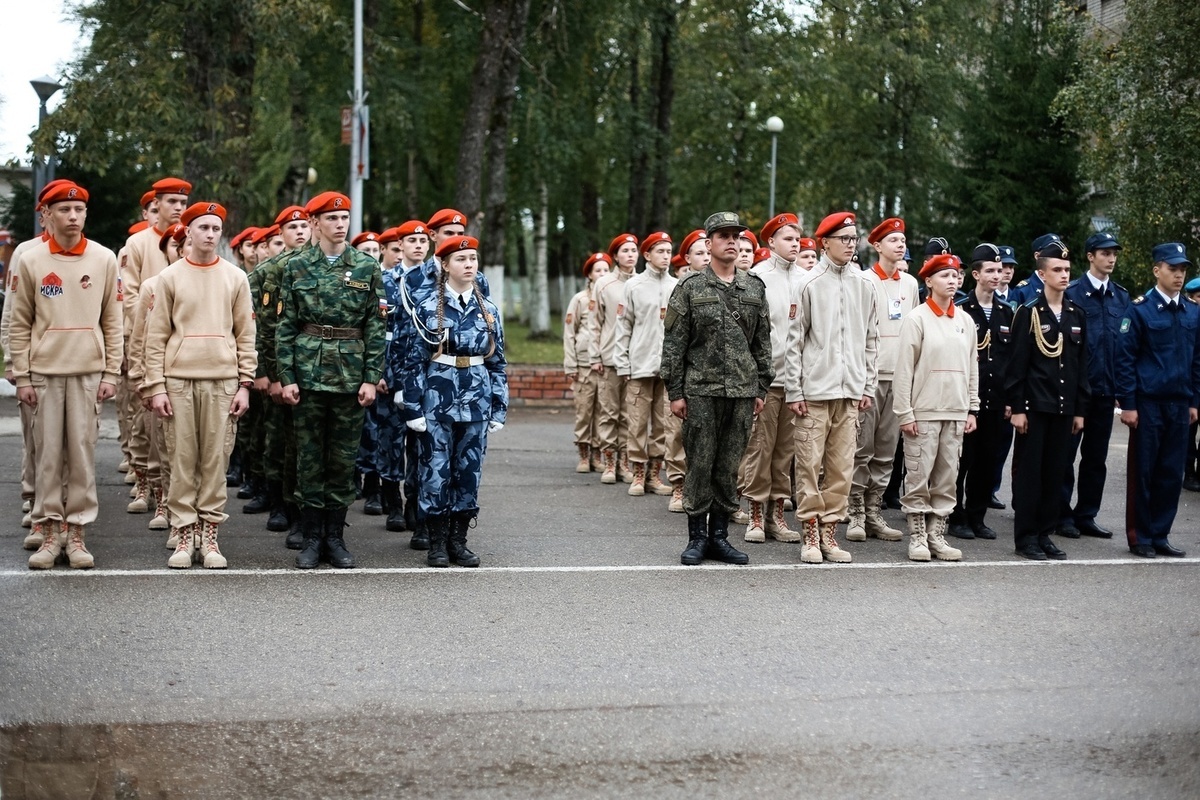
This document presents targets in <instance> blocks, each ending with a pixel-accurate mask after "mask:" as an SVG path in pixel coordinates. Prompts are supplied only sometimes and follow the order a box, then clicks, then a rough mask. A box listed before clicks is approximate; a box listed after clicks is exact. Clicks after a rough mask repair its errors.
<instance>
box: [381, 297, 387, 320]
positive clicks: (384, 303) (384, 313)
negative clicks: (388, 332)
mask: <svg viewBox="0 0 1200 800" xmlns="http://www.w3.org/2000/svg"><path fill="white" fill-rule="evenodd" d="M379 316H381V317H383V318H384V319H387V300H384V299H382V298H381V299H380V300H379Z"/></svg>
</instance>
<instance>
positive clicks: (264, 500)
mask: <svg viewBox="0 0 1200 800" xmlns="http://www.w3.org/2000/svg"><path fill="white" fill-rule="evenodd" d="M250 482H251V484H252V485H253V487H254V495H253V496H252V497H251V498H250V502H249V503H246V505H244V506H242V513H243V514H262V513H265V512H267V511H270V510H271V498H270V497H268V496H267V482H266V481H264V480H263V479H262V478H259V477H252V478H250ZM242 488H243V489H244V488H246V487H245V486H243V487H242Z"/></svg>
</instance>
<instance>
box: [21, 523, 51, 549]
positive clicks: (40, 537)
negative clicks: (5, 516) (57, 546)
mask: <svg viewBox="0 0 1200 800" xmlns="http://www.w3.org/2000/svg"><path fill="white" fill-rule="evenodd" d="M49 526H50V523H48V522H32V523H30V526H29V534H28V535H27V536H26V537H25V543H24V545H23V546H24V548H25V549H26V550H37V549H38V548H39V547H41V546H42V542H44V541H46V530H47V528H49Z"/></svg>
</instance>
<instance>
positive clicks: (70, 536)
mask: <svg viewBox="0 0 1200 800" xmlns="http://www.w3.org/2000/svg"><path fill="white" fill-rule="evenodd" d="M67 562H68V563H69V564H70V565H71V569H91V568H92V567H94V566H96V559H94V558H92V554H91V553H89V552H88V549H87V545H85V544H84V543H83V526H82V525H76V524H74V523H72V524H69V525H67Z"/></svg>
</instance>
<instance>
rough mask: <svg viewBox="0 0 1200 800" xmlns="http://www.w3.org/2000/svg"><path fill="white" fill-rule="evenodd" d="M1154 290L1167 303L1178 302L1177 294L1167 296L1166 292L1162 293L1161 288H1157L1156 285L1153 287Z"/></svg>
mask: <svg viewBox="0 0 1200 800" xmlns="http://www.w3.org/2000/svg"><path fill="white" fill-rule="evenodd" d="M1154 291H1156V292H1158V296H1159V297H1161V298H1163V299H1164V300H1166V301H1167V302H1168V303H1178V302H1179V295H1178V294H1177V295H1175V296H1174V297H1168V296H1167V295H1166V294H1164V293H1163V290H1162V289H1160V288H1158V287H1157V286H1155V287H1154Z"/></svg>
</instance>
